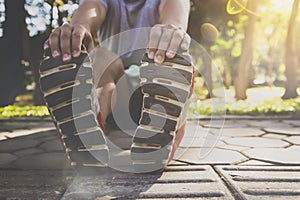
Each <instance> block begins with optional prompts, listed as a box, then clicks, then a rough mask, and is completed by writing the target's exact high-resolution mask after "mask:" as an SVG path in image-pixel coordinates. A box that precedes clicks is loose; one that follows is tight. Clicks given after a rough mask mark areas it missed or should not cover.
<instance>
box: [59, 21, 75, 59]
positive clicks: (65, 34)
mask: <svg viewBox="0 0 300 200" xmlns="http://www.w3.org/2000/svg"><path fill="white" fill-rule="evenodd" d="M71 36H72V26H71V25H70V24H64V25H62V27H61V33H60V48H61V53H62V59H63V61H69V60H71Z"/></svg>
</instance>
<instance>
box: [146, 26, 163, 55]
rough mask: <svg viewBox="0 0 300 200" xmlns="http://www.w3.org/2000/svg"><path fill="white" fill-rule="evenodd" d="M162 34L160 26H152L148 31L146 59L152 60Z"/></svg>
mask: <svg viewBox="0 0 300 200" xmlns="http://www.w3.org/2000/svg"><path fill="white" fill-rule="evenodd" d="M161 34H162V29H161V27H160V26H154V27H153V28H152V29H151V31H150V36H149V37H150V38H149V44H148V57H149V58H150V59H154V55H155V52H156V50H157V48H158V44H159V40H160V37H161Z"/></svg>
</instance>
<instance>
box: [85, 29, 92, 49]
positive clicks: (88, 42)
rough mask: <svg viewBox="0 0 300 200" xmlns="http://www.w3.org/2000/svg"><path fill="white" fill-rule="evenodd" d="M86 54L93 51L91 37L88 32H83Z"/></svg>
mask: <svg viewBox="0 0 300 200" xmlns="http://www.w3.org/2000/svg"><path fill="white" fill-rule="evenodd" d="M83 43H84V45H85V47H86V49H87V51H88V52H91V51H92V50H93V49H94V41H93V36H92V34H91V33H90V32H87V31H86V32H85V34H84V41H83Z"/></svg>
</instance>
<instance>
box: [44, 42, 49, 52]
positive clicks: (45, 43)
mask: <svg viewBox="0 0 300 200" xmlns="http://www.w3.org/2000/svg"><path fill="white" fill-rule="evenodd" d="M49 47H50V46H49V40H46V41H45V42H44V50H47V49H49Z"/></svg>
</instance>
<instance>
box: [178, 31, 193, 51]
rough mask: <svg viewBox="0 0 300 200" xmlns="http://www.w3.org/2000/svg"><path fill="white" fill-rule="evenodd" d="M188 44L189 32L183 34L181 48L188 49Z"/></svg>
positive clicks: (189, 42) (189, 41) (189, 40)
mask: <svg viewBox="0 0 300 200" xmlns="http://www.w3.org/2000/svg"><path fill="white" fill-rule="evenodd" d="M190 44H191V37H190V36H189V34H185V35H184V37H183V40H182V42H181V45H180V47H181V49H182V50H183V51H187V50H189V48H190Z"/></svg>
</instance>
